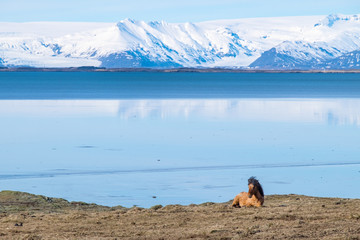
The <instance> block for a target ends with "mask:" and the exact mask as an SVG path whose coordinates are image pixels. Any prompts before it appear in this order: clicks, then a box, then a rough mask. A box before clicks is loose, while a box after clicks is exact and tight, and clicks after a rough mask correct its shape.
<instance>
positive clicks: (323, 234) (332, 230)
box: [0, 191, 360, 239]
mask: <svg viewBox="0 0 360 240" xmlns="http://www.w3.org/2000/svg"><path fill="white" fill-rule="evenodd" d="M0 238H1V239H245V238H246V239H301V238H304V239H360V199H340V198H315V197H308V196H301V195H269V196H266V198H265V204H264V206H263V207H261V208H232V207H231V201H229V202H225V203H203V204H199V205H195V204H193V205H188V206H181V205H168V206H160V205H157V206H153V207H151V208H149V209H143V208H138V207H133V208H124V207H121V206H118V207H111V208H110V207H105V206H99V205H95V204H88V203H83V202H68V201H66V200H64V199H56V198H49V197H45V196H38V195H32V194H27V193H22V192H12V191H2V192H0Z"/></svg>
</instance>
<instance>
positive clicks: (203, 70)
mask: <svg viewBox="0 0 360 240" xmlns="http://www.w3.org/2000/svg"><path fill="white" fill-rule="evenodd" d="M0 72H163V73H176V72H185V73H186V72H196V73H360V69H329V70H327V69H312V70H297V69H294V70H278V69H233V68H164V69H163V68H101V67H69V68H32V67H17V68H15V67H14V68H12V67H10V68H8V67H0Z"/></svg>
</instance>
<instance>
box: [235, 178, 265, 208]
mask: <svg viewBox="0 0 360 240" xmlns="http://www.w3.org/2000/svg"><path fill="white" fill-rule="evenodd" d="M248 186H249V192H241V193H239V194H238V195H236V196H235V198H234V201H233V203H232V206H233V207H243V206H245V207H250V206H255V207H261V206H262V205H263V204H264V191H263V189H262V187H261V184H260V183H259V181H258V180H257V179H256V178H255V177H250V178H249V179H248Z"/></svg>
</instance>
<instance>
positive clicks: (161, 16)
mask: <svg viewBox="0 0 360 240" xmlns="http://www.w3.org/2000/svg"><path fill="white" fill-rule="evenodd" d="M0 4H1V14H0V22H37V21H60V22H64V21H67V22H118V21H120V20H123V19H125V18H131V19H135V20H144V21H154V20H157V21H160V20H164V21H167V22H201V21H208V20H218V19H237V18H256V17H281V16H310V15H328V14H336V13H340V14H360V1H359V0H342V1H339V0H301V1H299V0H298V1H295V0H258V1H254V0H220V1H219V0H206V1H205V0H182V1H171V0H133V1H128V0H101V1H99V0H71V1H70V0H61V1H60V0H32V1H28V0H0Z"/></svg>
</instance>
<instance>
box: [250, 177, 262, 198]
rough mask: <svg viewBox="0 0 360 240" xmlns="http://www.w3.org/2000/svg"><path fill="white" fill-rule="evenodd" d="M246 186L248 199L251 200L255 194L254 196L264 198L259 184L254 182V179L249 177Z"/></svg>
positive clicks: (256, 181)
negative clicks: (247, 186)
mask: <svg viewBox="0 0 360 240" xmlns="http://www.w3.org/2000/svg"><path fill="white" fill-rule="evenodd" d="M248 185H249V192H248V194H249V198H252V196H253V195H254V194H255V196H256V195H257V194H260V195H261V196H262V197H264V191H263V189H262V187H261V184H260V183H259V181H258V180H256V178H255V177H251V178H249V180H248Z"/></svg>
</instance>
